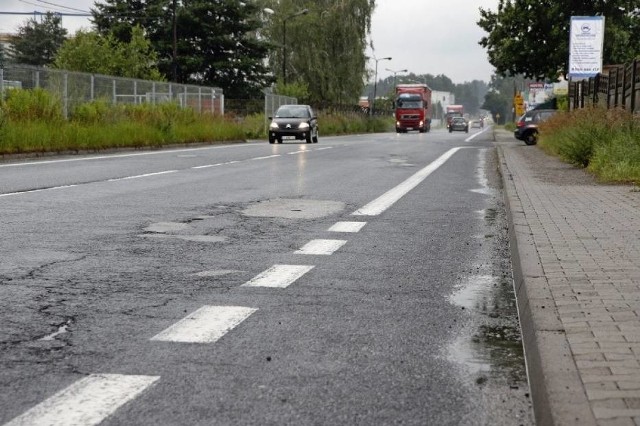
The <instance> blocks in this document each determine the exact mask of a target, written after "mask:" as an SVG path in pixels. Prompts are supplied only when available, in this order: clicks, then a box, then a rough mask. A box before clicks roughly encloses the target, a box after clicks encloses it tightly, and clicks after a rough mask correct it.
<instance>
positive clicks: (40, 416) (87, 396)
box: [5, 374, 160, 426]
mask: <svg viewBox="0 0 640 426" xmlns="http://www.w3.org/2000/svg"><path fill="white" fill-rule="evenodd" d="M159 379H160V376H133V375H122V374H92V375H90V376H88V377H85V378H83V379H80V380H78V381H77V382H75V383H73V384H71V385H70V386H68V387H66V388H65V389H63V390H61V391H60V392H58V393H56V394H55V395H53V396H52V397H50V398H48V399H46V400H45V401H43V402H42V403H40V404H38V405H36V406H35V407H33V408H31V409H30V410H28V411H27V412H25V413H24V414H22V415H20V416H18V417H16V418H14V419H13V420H11V421H10V422H9V423H6V424H5V426H18V425H22V426H24V425H31V426H44V425H47V426H68V425H83V426H85V425H86V426H88V425H97V424H99V423H101V422H102V421H103V420H104V419H105V418H107V417H108V416H109V415H111V414H113V413H114V412H115V411H116V410H117V409H118V408H119V407H121V406H122V405H124V404H126V403H127V402H129V401H131V400H132V399H134V398H136V397H137V396H138V395H139V394H140V393H142V392H143V391H144V390H146V389H147V388H149V387H150V386H151V385H153V384H154V383H155V382H157V381H158V380H159Z"/></svg>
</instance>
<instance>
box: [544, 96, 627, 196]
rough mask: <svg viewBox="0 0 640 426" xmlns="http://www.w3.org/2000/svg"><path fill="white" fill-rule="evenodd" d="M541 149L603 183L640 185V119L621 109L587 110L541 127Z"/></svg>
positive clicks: (557, 116)
mask: <svg viewBox="0 0 640 426" xmlns="http://www.w3.org/2000/svg"><path fill="white" fill-rule="evenodd" d="M539 145H540V147H541V148H542V149H543V150H544V151H545V152H547V153H550V154H553V155H556V156H558V157H560V158H561V159H562V160H564V161H566V162H568V163H571V164H574V165H576V166H579V167H584V168H586V169H587V170H589V171H590V172H592V173H593V174H594V175H595V176H597V177H598V179H600V180H601V181H603V182H612V183H635V184H640V118H639V117H637V116H634V115H633V114H630V113H628V112H627V111H624V110H621V109H611V110H607V109H604V108H597V107H596V108H585V109H580V110H575V111H571V112H562V113H558V114H555V115H554V116H553V117H552V118H550V119H549V120H548V121H546V122H544V123H542V124H541V125H540V140H539Z"/></svg>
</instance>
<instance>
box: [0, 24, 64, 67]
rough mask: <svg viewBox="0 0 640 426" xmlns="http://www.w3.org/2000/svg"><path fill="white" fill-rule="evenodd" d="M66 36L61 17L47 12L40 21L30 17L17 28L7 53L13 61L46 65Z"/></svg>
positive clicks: (51, 59) (51, 60)
mask: <svg viewBox="0 0 640 426" xmlns="http://www.w3.org/2000/svg"><path fill="white" fill-rule="evenodd" d="M66 36H67V30H66V29H64V28H63V27H62V18H61V17H60V16H58V15H54V14H53V13H51V12H48V13H47V14H45V15H44V16H43V18H42V22H38V21H36V19H35V18H31V19H29V20H28V21H27V22H26V24H25V25H23V26H21V27H19V28H18V34H17V35H15V36H13V37H11V40H10V45H9V52H8V53H9V56H10V57H11V58H12V59H13V60H14V61H15V62H18V63H21V64H27V65H35V66H46V65H49V64H50V63H51V62H53V59H54V57H55V55H56V52H57V51H58V49H59V48H60V46H61V45H62V43H63V42H64V40H65V38H66Z"/></svg>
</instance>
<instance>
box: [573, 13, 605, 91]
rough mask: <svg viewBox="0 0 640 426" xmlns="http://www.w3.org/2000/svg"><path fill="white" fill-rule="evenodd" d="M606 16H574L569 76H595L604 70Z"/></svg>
mask: <svg viewBox="0 0 640 426" xmlns="http://www.w3.org/2000/svg"><path fill="white" fill-rule="evenodd" d="M603 46H604V16H572V17H571V35H570V40H569V77H571V78H588V77H594V76H595V75H596V74H598V73H600V72H601V71H602V50H603Z"/></svg>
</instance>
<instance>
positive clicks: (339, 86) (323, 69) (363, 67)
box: [260, 0, 375, 104]
mask: <svg viewBox="0 0 640 426" xmlns="http://www.w3.org/2000/svg"><path fill="white" fill-rule="evenodd" d="M260 6H261V7H263V8H264V7H268V8H270V9H272V10H273V11H274V12H275V13H274V14H273V15H270V16H269V17H268V19H267V25H266V28H265V31H264V35H265V36H266V37H267V38H268V39H270V40H271V42H272V44H273V45H274V47H275V48H273V49H272V50H271V52H270V54H269V64H270V67H271V69H272V71H273V72H274V73H275V74H276V75H277V76H278V77H279V78H280V79H282V77H283V76H282V71H281V70H282V66H283V54H284V53H285V52H286V55H287V59H286V74H287V82H297V81H299V82H303V83H304V84H306V85H307V86H308V87H309V94H310V99H309V102H312V103H343V104H344V103H349V104H355V103H357V101H358V98H359V97H360V95H361V94H362V92H363V90H364V84H365V83H364V82H365V81H366V79H367V76H368V71H367V61H368V59H369V58H367V56H366V50H367V38H368V35H369V33H370V30H371V16H372V14H373V10H374V8H375V1H374V0H350V1H344V0H316V1H311V0H304V1H300V0H280V1H276V0H262V1H261V2H260ZM303 9H307V10H308V13H307V14H304V15H299V16H297V17H295V18H292V19H288V20H286V24H285V21H284V20H285V19H286V18H287V17H290V16H292V15H294V14H296V13H297V12H300V11H302V10H303ZM285 25H286V44H285V45H283V42H285V34H284V31H285Z"/></svg>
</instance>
